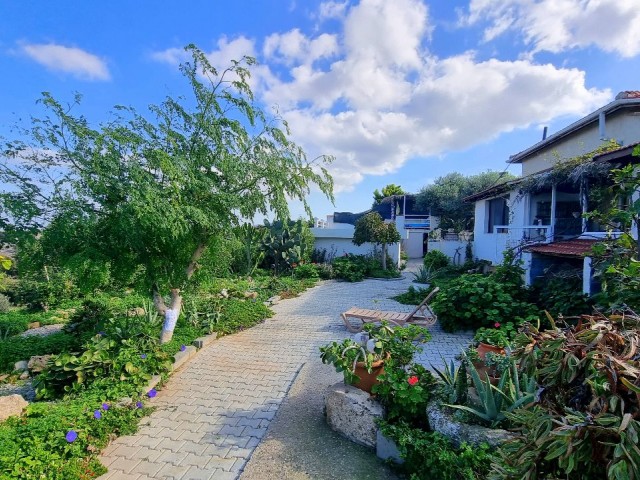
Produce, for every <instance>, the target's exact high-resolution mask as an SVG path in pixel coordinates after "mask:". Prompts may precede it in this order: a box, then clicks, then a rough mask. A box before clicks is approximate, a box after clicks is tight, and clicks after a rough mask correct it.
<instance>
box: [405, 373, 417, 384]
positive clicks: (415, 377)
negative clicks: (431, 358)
mask: <svg viewBox="0 0 640 480" xmlns="http://www.w3.org/2000/svg"><path fill="white" fill-rule="evenodd" d="M407 382H409V385H411V386H413V385H415V384H416V383H418V377H417V376H415V375H414V376H412V377H409V378H408V379H407Z"/></svg>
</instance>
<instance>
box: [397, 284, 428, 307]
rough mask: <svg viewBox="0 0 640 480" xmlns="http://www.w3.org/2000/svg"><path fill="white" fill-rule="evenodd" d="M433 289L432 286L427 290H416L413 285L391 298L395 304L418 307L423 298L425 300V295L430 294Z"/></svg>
mask: <svg viewBox="0 0 640 480" xmlns="http://www.w3.org/2000/svg"><path fill="white" fill-rule="evenodd" d="M433 288H434V286H429V288H420V287H418V288H416V287H414V286H413V285H409V290H407V291H406V292H405V293H401V294H400V295H396V296H395V297H392V298H393V299H394V300H395V301H396V302H399V303H402V304H404V305H419V304H420V303H421V302H422V301H423V300H424V299H425V298H427V295H429V293H431V290H432V289H433Z"/></svg>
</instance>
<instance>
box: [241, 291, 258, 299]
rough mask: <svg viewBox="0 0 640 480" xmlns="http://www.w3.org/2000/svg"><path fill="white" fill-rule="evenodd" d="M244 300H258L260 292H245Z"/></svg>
mask: <svg viewBox="0 0 640 480" xmlns="http://www.w3.org/2000/svg"><path fill="white" fill-rule="evenodd" d="M244 298H251V299H252V300H255V299H256V298H258V292H244Z"/></svg>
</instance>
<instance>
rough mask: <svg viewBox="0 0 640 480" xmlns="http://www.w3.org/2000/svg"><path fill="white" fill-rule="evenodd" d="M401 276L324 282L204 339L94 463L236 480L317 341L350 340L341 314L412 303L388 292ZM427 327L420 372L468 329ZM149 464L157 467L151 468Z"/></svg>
mask: <svg viewBox="0 0 640 480" xmlns="http://www.w3.org/2000/svg"><path fill="white" fill-rule="evenodd" d="M405 277H406V278H405V279H404V280H402V281H395V282H380V281H374V280H367V281H364V282H360V283H354V284H347V283H342V282H334V281H329V282H323V283H322V284H321V286H319V287H316V288H313V289H311V290H309V291H307V292H305V293H303V294H302V295H300V296H299V297H297V298H294V299H288V300H284V301H281V302H279V303H278V304H277V305H274V306H273V307H272V309H273V310H274V312H275V316H274V317H273V318H271V319H268V320H266V321H265V322H263V323H261V324H259V325H257V326H255V327H253V328H250V329H248V330H245V331H242V332H239V333H237V334H234V335H228V336H224V337H221V338H219V339H217V340H215V341H211V342H210V343H209V344H208V345H203V347H202V349H201V350H200V351H199V352H198V353H197V355H195V356H193V357H191V358H189V360H188V361H187V362H186V363H185V364H184V365H182V367H181V368H180V369H179V370H177V371H175V372H174V373H173V375H172V376H171V377H170V379H169V381H168V382H167V384H166V385H165V386H164V387H163V389H162V390H161V391H160V392H159V394H158V396H157V397H155V398H154V399H153V401H152V403H153V405H154V406H155V407H156V408H157V410H156V411H155V412H153V413H152V414H151V415H150V416H149V417H148V418H147V419H146V420H145V421H143V424H141V427H140V430H139V432H138V433H137V434H136V435H132V436H128V437H123V438H120V439H117V440H116V441H115V442H114V443H113V444H112V446H109V447H108V448H107V449H106V450H105V451H104V453H103V455H102V457H101V460H102V461H103V463H104V464H105V465H108V466H109V468H110V473H109V474H108V475H110V474H111V473H112V472H114V471H115V472H116V473H117V474H118V475H120V476H118V475H113V476H112V478H114V479H120V478H125V477H124V475H128V474H129V473H128V472H125V471H124V470H123V469H119V468H116V466H115V465H116V462H118V461H119V462H124V461H125V460H127V458H125V457H124V456H122V455H120V456H119V454H122V453H125V452H129V454H130V456H129V457H128V459H129V462H138V465H139V466H140V471H139V472H138V470H137V469H136V468H134V470H133V472H132V474H135V475H138V476H139V477H140V480H142V478H145V477H150V478H180V479H189V478H193V479H194V480H199V479H201V478H215V479H216V480H224V479H226V478H229V479H231V478H233V479H236V478H237V476H238V474H239V473H240V472H241V471H242V468H244V465H245V464H246V462H247V459H248V458H249V457H250V456H251V453H252V452H253V450H254V449H255V448H256V446H257V445H258V444H259V443H260V439H261V438H263V437H264V435H265V433H266V431H267V429H268V427H269V424H270V423H271V421H272V420H273V419H274V417H275V415H276V413H277V411H278V408H279V407H280V404H281V403H282V400H283V398H284V397H285V396H286V394H287V392H288V389H289V388H290V386H291V384H292V382H293V381H294V379H295V378H296V375H297V372H298V371H299V369H300V368H301V366H302V365H303V364H304V363H305V362H307V361H308V360H309V359H310V358H317V356H318V347H320V346H322V345H324V344H326V343H328V342H330V341H333V340H338V341H340V340H342V339H343V338H346V337H348V336H350V334H349V333H348V332H347V331H346V329H345V327H344V324H343V323H342V320H341V319H340V317H339V314H340V313H341V312H343V311H345V310H347V309H348V308H350V307H351V306H353V305H357V306H360V307H362V308H374V309H379V310H396V311H406V312H409V311H411V310H412V309H413V307H412V306H410V305H400V304H398V303H397V302H395V301H394V300H392V299H391V298H390V297H392V296H394V295H397V294H399V293H403V292H405V291H406V290H407V288H408V287H409V285H411V278H410V277H411V276H410V275H405ZM430 330H431V333H432V337H433V338H432V340H431V341H430V342H429V343H427V344H426V346H425V348H424V351H423V352H422V353H420V354H419V355H417V356H416V359H415V360H416V361H418V362H419V363H421V364H423V365H425V366H426V367H427V368H429V367H430V364H433V365H434V366H436V367H438V366H441V365H442V361H443V360H442V358H444V361H447V362H448V361H449V360H451V359H453V358H454V357H455V356H456V355H457V354H458V353H459V352H460V351H461V350H462V349H463V348H465V347H466V345H468V343H469V342H470V341H471V335H470V334H469V333H463V334H455V335H452V334H449V333H446V332H443V331H442V329H441V328H440V326H439V325H437V324H436V325H434V326H433V327H431V328H430ZM285 342H286V348H283V344H285ZM189 348H192V347H189ZM327 368H331V367H327ZM155 380H156V381H157V380H158V379H155ZM150 388H151V387H150ZM204 460H206V463H205V464H204V465H206V468H205V469H203V468H201V467H202V466H203V461H204ZM185 462H188V463H185ZM156 464H157V465H160V468H159V469H158V471H157V472H153V471H152V470H153V469H155V468H156V466H155V465H156ZM134 466H135V465H134ZM123 467H131V463H129V464H126V465H125V464H123ZM145 469H147V470H145ZM190 475H191V476H192V477H190ZM207 475H209V476H207ZM105 478H107V477H106V476H105ZM101 480H102V479H101Z"/></svg>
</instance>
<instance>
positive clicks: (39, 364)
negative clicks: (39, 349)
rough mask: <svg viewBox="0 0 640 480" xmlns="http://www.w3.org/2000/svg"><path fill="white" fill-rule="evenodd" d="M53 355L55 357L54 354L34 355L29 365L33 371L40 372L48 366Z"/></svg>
mask: <svg viewBox="0 0 640 480" xmlns="http://www.w3.org/2000/svg"><path fill="white" fill-rule="evenodd" d="M51 357H53V355H34V356H33V357H31V358H30V359H29V363H28V364H27V367H28V368H29V370H30V371H31V372H33V373H40V372H42V371H43V370H44V369H45V368H46V367H47V363H48V362H49V359H50V358H51Z"/></svg>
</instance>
